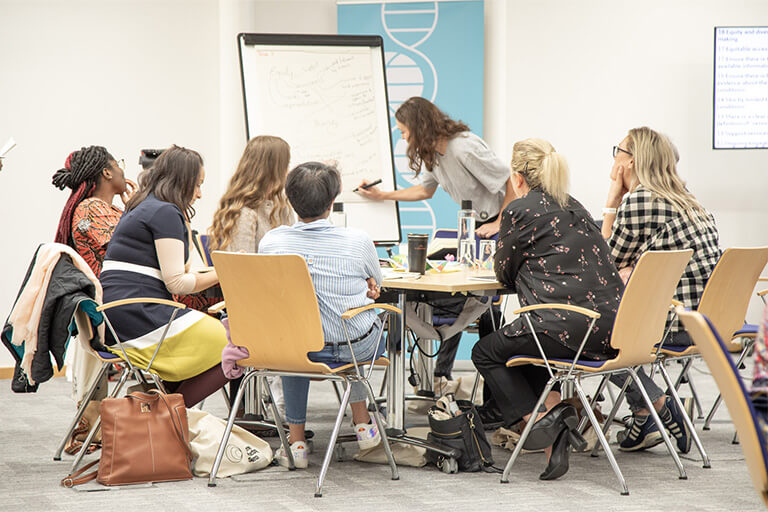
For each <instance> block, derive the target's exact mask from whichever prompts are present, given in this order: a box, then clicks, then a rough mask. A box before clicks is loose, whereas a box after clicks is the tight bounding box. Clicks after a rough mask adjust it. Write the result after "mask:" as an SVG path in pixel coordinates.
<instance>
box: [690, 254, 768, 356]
mask: <svg viewBox="0 0 768 512" xmlns="http://www.w3.org/2000/svg"><path fill="white" fill-rule="evenodd" d="M766 263H768V247H734V248H730V249H726V250H725V251H724V252H723V255H722V256H721V257H720V261H718V262H717V265H716V266H715V269H714V270H713V271H712V275H711V276H709V280H708V281H707V285H706V287H705V288H704V293H703V294H702V296H701V301H699V306H698V308H696V311H698V312H699V313H701V314H703V315H704V316H706V317H707V318H708V319H709V321H710V322H712V323H713V324H714V326H715V328H716V329H717V332H718V333H720V335H721V336H723V338H724V339H725V341H726V343H727V344H728V345H729V347H730V345H731V337H732V336H733V333H734V332H736V331H738V330H739V329H741V326H742V325H744V319H745V318H746V317H747V308H748V307H749V300H750V299H751V298H752V291H753V290H754V288H755V285H756V284H757V280H758V278H759V277H760V273H761V272H762V271H763V268H764V267H765V264H766Z"/></svg>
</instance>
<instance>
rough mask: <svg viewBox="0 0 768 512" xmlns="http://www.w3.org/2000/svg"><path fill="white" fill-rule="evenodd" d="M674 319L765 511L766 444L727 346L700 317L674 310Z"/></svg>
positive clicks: (767, 502) (767, 487)
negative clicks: (714, 393) (722, 410)
mask: <svg viewBox="0 0 768 512" xmlns="http://www.w3.org/2000/svg"><path fill="white" fill-rule="evenodd" d="M677 315H678V317H679V318H680V319H681V320H682V322H683V325H685V329H686V330H687V331H688V333H689V334H690V335H691V338H693V341H694V342H695V343H696V347H698V349H699V351H700V353H701V355H702V356H703V357H704V360H705V361H706V362H707V366H708V367H709V370H710V371H711V372H712V377H714V379H715V382H716V383H717V387H718V388H719V389H720V393H721V396H722V397H723V399H724V400H725V405H726V407H727V408H728V412H729V413H730V415H731V419H732V420H733V423H734V425H735V426H736V432H737V433H738V435H739V439H740V441H741V448H742V451H743V452H744V458H745V459H746V462H747V469H748V470H749V475H750V476H751V477H752V484H753V485H754V486H755V490H757V492H758V494H760V497H762V499H763V503H765V505H766V506H767V507H768V450H767V449H766V448H767V446H768V445H766V443H767V442H768V440H767V439H766V438H765V436H764V435H763V431H762V429H761V426H760V424H759V420H758V416H757V414H756V413H755V410H754V408H753V407H752V402H751V400H750V397H749V394H748V393H747V391H746V389H745V388H744V384H743V383H742V382H741V376H740V375H739V370H738V366H736V365H734V364H733V361H732V360H731V356H730V350H729V344H728V343H727V342H725V341H723V339H722V338H720V335H719V334H718V332H717V329H716V328H715V325H714V323H713V322H711V321H710V320H709V319H708V318H707V317H706V316H704V315H702V314H701V313H699V312H693V311H686V310H685V309H684V308H678V309H677Z"/></svg>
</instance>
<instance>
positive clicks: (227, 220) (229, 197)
mask: <svg viewBox="0 0 768 512" xmlns="http://www.w3.org/2000/svg"><path fill="white" fill-rule="evenodd" d="M290 160H291V151H290V147H289V146H288V143H287V142H285V141H284V140H283V139H281V138H280V137H273V136H270V135H259V136H258V137H254V138H252V139H251V140H250V141H248V144H247V145H246V146H245V151H243V156H242V157H241V158H240V163H239V164H238V165H237V170H236V171H235V174H233V175H232V178H231V179H230V180H229V187H228V188H227V191H226V192H225V193H224V195H223V196H222V198H221V200H220V201H219V209H218V210H217V211H216V213H215V214H214V216H213V226H211V229H210V231H209V234H210V236H211V243H210V248H211V250H212V251H213V250H227V251H240V252H257V250H258V247H259V242H260V241H261V239H262V237H263V236H264V234H265V233H266V232H267V231H269V230H271V229H273V228H276V227H277V226H282V225H286V224H291V223H293V221H294V215H293V212H292V211H291V208H290V206H289V205H288V199H287V198H286V197H285V177H286V175H287V174H288V164H289V163H290Z"/></svg>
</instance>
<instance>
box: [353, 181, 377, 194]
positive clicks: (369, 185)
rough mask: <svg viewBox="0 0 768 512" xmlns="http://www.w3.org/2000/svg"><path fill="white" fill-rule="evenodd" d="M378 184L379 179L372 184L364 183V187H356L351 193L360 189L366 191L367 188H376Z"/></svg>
mask: <svg viewBox="0 0 768 512" xmlns="http://www.w3.org/2000/svg"><path fill="white" fill-rule="evenodd" d="M379 183H381V180H380V179H378V180H376V181H373V182H371V183H366V184H365V185H360V186H359V187H357V188H356V189H355V190H353V191H352V192H357V191H358V190H360V189H361V188H362V189H365V190H368V189H369V188H371V187H375V186H376V185H378V184H379Z"/></svg>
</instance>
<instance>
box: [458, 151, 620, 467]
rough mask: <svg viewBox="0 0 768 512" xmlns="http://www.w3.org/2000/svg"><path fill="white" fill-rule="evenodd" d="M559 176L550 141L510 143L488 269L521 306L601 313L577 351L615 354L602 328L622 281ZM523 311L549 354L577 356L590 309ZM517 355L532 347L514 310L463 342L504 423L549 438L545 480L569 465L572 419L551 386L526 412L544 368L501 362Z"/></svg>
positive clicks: (560, 163)
mask: <svg viewBox="0 0 768 512" xmlns="http://www.w3.org/2000/svg"><path fill="white" fill-rule="evenodd" d="M568 181H569V171H568V164H567V162H566V161H565V158H564V157H563V156H562V155H560V154H559V153H557V152H556V151H555V148H553V147H552V145H551V144H550V143H549V142H547V141H545V140H542V139H526V140H523V141H520V142H517V143H515V145H514V148H513V154H512V187H513V188H514V192H515V195H516V197H517V199H515V200H513V201H512V202H511V203H509V206H507V207H506V208H505V209H504V211H503V212H502V214H501V229H500V231H499V246H498V250H497V251H496V255H495V257H494V270H495V272H496V278H497V279H498V280H499V281H500V282H501V283H503V284H504V285H505V286H506V287H508V288H511V289H513V290H515V292H516V293H517V296H518V299H519V300H520V305H522V306H528V305H533V304H545V303H560V304H572V305H575V306H581V307H585V308H588V309H591V310H593V311H597V312H598V313H600V318H599V319H598V320H597V321H596V323H595V325H594V328H593V331H592V334H591V335H590V337H589V339H588V341H587V344H586V346H585V347H584V351H583V352H582V354H581V356H580V357H582V358H590V359H595V360H601V359H608V358H610V357H613V356H614V355H615V351H614V349H613V348H612V347H611V344H610V340H611V329H612V327H613V321H614V318H615V317H616V311H617V310H618V306H619V300H620V298H621V293H622V291H623V289H624V286H623V283H622V282H621V278H620V277H619V274H618V271H617V270H616V267H614V265H613V262H612V261H611V260H610V257H609V251H608V247H607V245H606V243H605V240H604V239H603V237H602V236H600V230H599V228H598V227H597V224H596V223H595V221H594V220H593V219H592V217H591V216H590V215H589V213H588V212H587V211H586V210H585V209H584V207H583V206H582V205H581V204H580V203H579V202H578V201H576V200H575V199H574V198H573V197H571V196H570V195H569V194H568ZM530 315H531V320H532V323H533V325H534V326H535V329H536V337H537V338H538V340H539V342H540V343H541V345H542V347H543V348H544V351H545V353H546V354H547V356H548V357H552V358H570V359H572V358H574V357H575V356H576V352H577V350H578V348H579V344H580V343H581V341H582V340H583V339H584V336H585V335H586V334H587V329H588V328H589V322H590V319H589V318H586V317H584V316H583V315H579V314H577V313H573V312H571V311H564V310H536V311H532V312H531V313H530ZM516 355H530V356H540V352H539V349H538V347H537V345H536V341H535V339H534V337H533V335H532V333H531V332H530V330H529V328H528V326H527V324H526V322H525V321H524V319H523V318H522V317H518V318H516V319H515V320H514V321H513V322H511V323H510V324H508V325H506V326H504V327H503V328H502V329H500V330H498V331H496V332H494V333H492V334H490V335H488V336H484V337H483V338H481V339H480V341H478V342H477V344H476V345H475V347H474V349H473V350H472V362H473V363H474V364H475V366H476V367H477V369H478V371H479V372H480V373H481V374H482V375H483V377H484V378H485V382H486V383H487V385H488V387H489V388H490V391H491V393H492V394H493V397H494V398H495V399H496V401H497V403H498V405H499V408H500V409H501V413H502V415H503V417H504V423H505V425H506V426H508V427H511V426H512V425H514V424H516V423H518V422H520V421H521V420H522V421H535V422H536V424H535V425H534V426H533V427H532V430H531V434H530V437H529V440H527V441H526V445H525V448H527V449H532V450H539V449H547V451H550V448H549V447H550V446H552V448H551V451H550V453H551V456H550V459H549V463H548V465H547V468H546V469H545V470H544V472H543V473H542V474H541V475H540V476H539V478H541V479H542V480H552V479H554V478H558V477H560V476H562V475H563V474H565V472H566V471H568V453H569V452H570V446H571V444H574V445H576V446H579V447H581V445H583V444H584V440H583V439H582V438H581V437H580V436H579V435H578V433H577V432H576V431H575V429H574V427H575V426H576V422H577V420H576V419H575V418H576V410H575V409H574V408H573V406H572V405H568V404H565V403H563V402H561V401H560V392H559V390H558V389H557V388H555V389H553V391H551V392H550V393H549V395H548V396H547V398H546V401H545V403H544V405H545V406H546V408H547V412H546V414H544V415H543V416H541V414H539V415H537V417H535V418H532V411H533V408H534V407H535V406H536V403H537V402H538V398H539V396H540V395H541V393H542V392H543V391H544V388H545V386H546V384H547V381H548V380H549V373H548V372H547V370H546V369H544V368H540V367H537V366H533V365H526V366H518V367H513V368H507V367H506V362H507V360H508V359H509V358H510V357H512V356H516ZM553 445H554V446H553Z"/></svg>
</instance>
